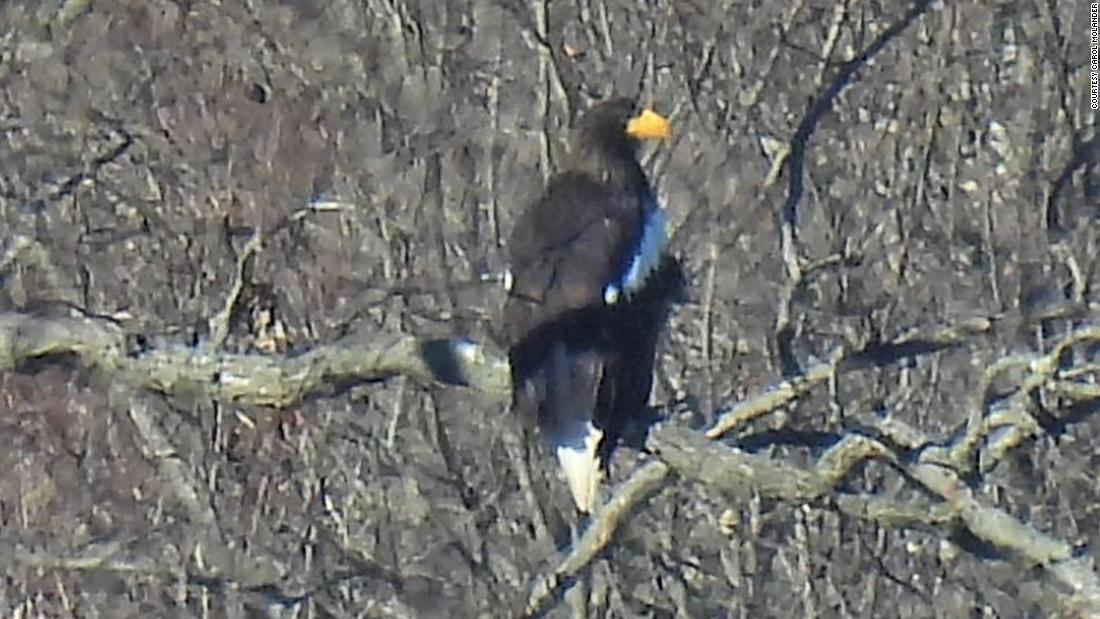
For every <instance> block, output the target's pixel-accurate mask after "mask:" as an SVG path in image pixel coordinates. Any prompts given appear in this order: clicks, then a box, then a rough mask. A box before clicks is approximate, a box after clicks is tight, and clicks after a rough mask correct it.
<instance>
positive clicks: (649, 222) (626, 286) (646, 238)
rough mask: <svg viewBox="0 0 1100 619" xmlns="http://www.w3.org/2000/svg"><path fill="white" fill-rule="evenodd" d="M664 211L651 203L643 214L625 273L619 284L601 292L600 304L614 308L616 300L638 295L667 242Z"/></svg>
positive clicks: (611, 284)
mask: <svg viewBox="0 0 1100 619" xmlns="http://www.w3.org/2000/svg"><path fill="white" fill-rule="evenodd" d="M667 223H668V221H667V218H666V217H665V212H664V211H663V210H662V209H661V207H660V206H658V205H656V204H652V208H651V209H649V212H648V213H647V214H646V218H645V223H644V224H643V226H642V239H641V242H640V243H639V244H638V248H637V249H636V250H635V252H634V255H633V256H631V257H630V262H629V263H628V264H627V267H626V270H625V271H623V274H622V277H620V278H619V281H617V282H612V283H610V284H608V285H607V286H605V287H604V289H603V301H604V303H606V304H608V305H613V304H615V303H617V302H618V301H619V297H621V296H622V295H623V293H624V292H625V293H626V294H628V295H630V294H633V293H634V292H637V291H638V289H640V288H641V287H642V284H644V283H645V281H646V279H647V278H649V276H650V274H651V273H653V270H654V269H656V268H657V265H658V264H660V262H661V254H662V253H664V251H665V245H666V244H667V243H668V235H667V232H666V231H665V228H666V226H667Z"/></svg>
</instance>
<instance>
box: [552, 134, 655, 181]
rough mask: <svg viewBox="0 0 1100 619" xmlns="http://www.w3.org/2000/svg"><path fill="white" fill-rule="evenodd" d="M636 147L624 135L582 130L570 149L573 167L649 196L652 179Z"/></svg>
mask: <svg viewBox="0 0 1100 619" xmlns="http://www.w3.org/2000/svg"><path fill="white" fill-rule="evenodd" d="M636 151H637V147H636V145H635V143H634V142H633V141H631V140H629V139H627V138H626V137H625V136H608V135H598V134H593V133H588V132H581V133H580V134H578V136H577V138H576V143H575V145H574V147H573V152H572V153H571V161H570V165H569V167H570V169H571V170H574V171H577V172H584V173H585V174H588V175H591V176H592V177H594V178H595V179H596V180H598V181H600V182H602V183H607V184H609V185H613V186H615V187H616V188H619V189H625V190H629V191H633V192H637V193H638V194H639V195H642V196H645V197H649V195H650V189H649V180H648V179H647V178H646V175H645V172H644V171H643V170H642V166H641V165H640V164H639V163H638V159H637V152H636Z"/></svg>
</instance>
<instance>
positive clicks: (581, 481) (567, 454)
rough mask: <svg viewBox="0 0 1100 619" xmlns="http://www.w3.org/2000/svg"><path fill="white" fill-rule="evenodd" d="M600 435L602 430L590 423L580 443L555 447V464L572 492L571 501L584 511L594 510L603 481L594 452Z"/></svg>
mask: <svg viewBox="0 0 1100 619" xmlns="http://www.w3.org/2000/svg"><path fill="white" fill-rule="evenodd" d="M602 438H603V432H602V431H600V430H598V429H596V427H595V426H593V425H592V424H591V423H589V424H588V427H587V431H586V432H585V434H584V437H583V442H582V444H581V445H579V446H576V447H574V446H571V445H559V446H558V448H557V456H558V463H559V464H561V469H562V471H563V472H564V473H565V480H566V482H568V484H569V491H570V492H571V493H573V502H574V503H576V505H577V509H578V510H580V511H582V512H584V513H586V514H587V513H590V512H591V511H592V510H593V509H595V507H596V502H597V500H598V498H599V493H600V482H601V481H602V480H603V470H602V468H601V467H600V458H599V454H598V453H597V449H599V446H600V440H601V439H602Z"/></svg>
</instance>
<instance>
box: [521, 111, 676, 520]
mask: <svg viewBox="0 0 1100 619" xmlns="http://www.w3.org/2000/svg"><path fill="white" fill-rule="evenodd" d="M668 134H669V124H668V122H667V121H666V120H665V119H664V118H662V117H661V116H659V115H657V114H656V113H654V112H652V111H649V110H643V111H639V110H638V109H637V108H636V107H635V104H634V102H633V101H631V100H629V99H613V100H609V101H605V102H602V103H598V104H596V105H595V106H593V107H592V108H591V109H590V110H589V111H588V112H587V113H586V114H585V115H584V116H583V117H582V118H581V119H580V120H579V121H578V123H577V126H576V128H575V135H574V136H573V142H572V149H571V153H570V161H569V164H568V166H567V167H566V169H565V170H564V171H563V172H561V173H560V174H558V175H557V176H555V177H553V178H552V179H551V180H550V182H549V184H548V186H547V188H546V191H545V194H544V195H543V196H542V198H541V199H539V200H538V201H537V202H535V203H534V204H532V205H531V206H530V207H529V208H528V209H527V211H526V212H524V213H523V214H522V215H521V216H520V218H519V220H518V221H517V223H516V225H515V228H514V230H513V232H512V238H511V240H510V242H509V246H508V249H509V253H510V282H511V283H510V288H509V296H508V301H507V303H506V305H505V308H504V325H503V329H504V333H505V338H506V340H507V342H506V343H507V345H508V347H509V357H510V361H511V365H512V382H513V398H514V399H513V405H514V408H515V409H516V410H517V411H518V412H519V413H520V414H522V415H525V416H528V417H529V418H533V419H535V420H536V421H537V423H538V426H539V429H540V431H541V433H542V435H543V436H544V437H545V438H546V439H547V440H548V442H549V443H550V446H551V448H552V450H553V451H554V453H555V455H556V456H557V458H558V461H559V463H560V464H561V467H562V469H563V471H564V472H565V477H566V480H567V481H568V483H569V489H570V491H571V492H572V494H573V499H574V501H575V502H576V505H577V508H578V509H579V510H581V511H582V512H590V511H591V510H592V509H593V507H594V506H595V504H596V502H597V496H598V492H599V486H600V480H601V479H602V476H603V471H604V468H605V467H606V465H607V457H608V455H609V453H610V451H611V449H612V448H613V447H614V446H615V444H616V442H618V440H619V438H620V434H621V432H622V431H623V428H624V427H625V426H626V425H628V424H630V423H631V422H632V421H634V420H635V419H638V418H639V417H640V416H642V415H644V414H645V413H646V412H647V411H648V408H647V404H648V400H649V394H650V389H651V387H652V382H653V363H654V357H655V354H656V346H657V336H658V334H659V332H660V329H661V326H662V324H663V322H664V320H665V318H666V313H667V302H668V300H669V296H670V292H671V290H672V285H673V284H672V283H671V280H672V278H674V277H675V275H674V274H673V273H672V270H673V269H672V268H671V267H669V266H668V265H667V264H666V263H665V262H664V261H665V259H666V256H665V254H664V246H665V238H666V237H665V217H664V213H663V212H662V210H661V209H660V207H659V206H658V204H657V200H656V198H655V196H654V193H653V190H652V189H651V188H650V186H649V182H648V181H647V179H646V175H645V173H644V172H643V171H642V168H641V166H640V165H639V164H638V161H637V159H636V152H637V149H638V145H639V142H640V141H641V140H648V139H661V138H665V137H667V136H668ZM669 260H671V259H669ZM676 267H678V265H676ZM675 273H676V274H678V273H679V271H675Z"/></svg>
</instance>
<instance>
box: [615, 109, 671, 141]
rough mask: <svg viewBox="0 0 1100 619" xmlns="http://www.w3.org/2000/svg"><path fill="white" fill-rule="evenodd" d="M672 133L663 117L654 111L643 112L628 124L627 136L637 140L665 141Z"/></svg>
mask: <svg viewBox="0 0 1100 619" xmlns="http://www.w3.org/2000/svg"><path fill="white" fill-rule="evenodd" d="M670 133H672V127H671V126H670V125H669V124H668V121H667V120H665V118H664V117H663V116H661V115H660V114H658V113H657V112H654V111H653V110H642V113H641V114H638V115H637V116H635V117H634V118H631V119H630V122H628V123H626V134H627V135H629V136H630V137H632V138H634V139H635V140H663V139H664V138H667V137H668V136H669V134H670Z"/></svg>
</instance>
